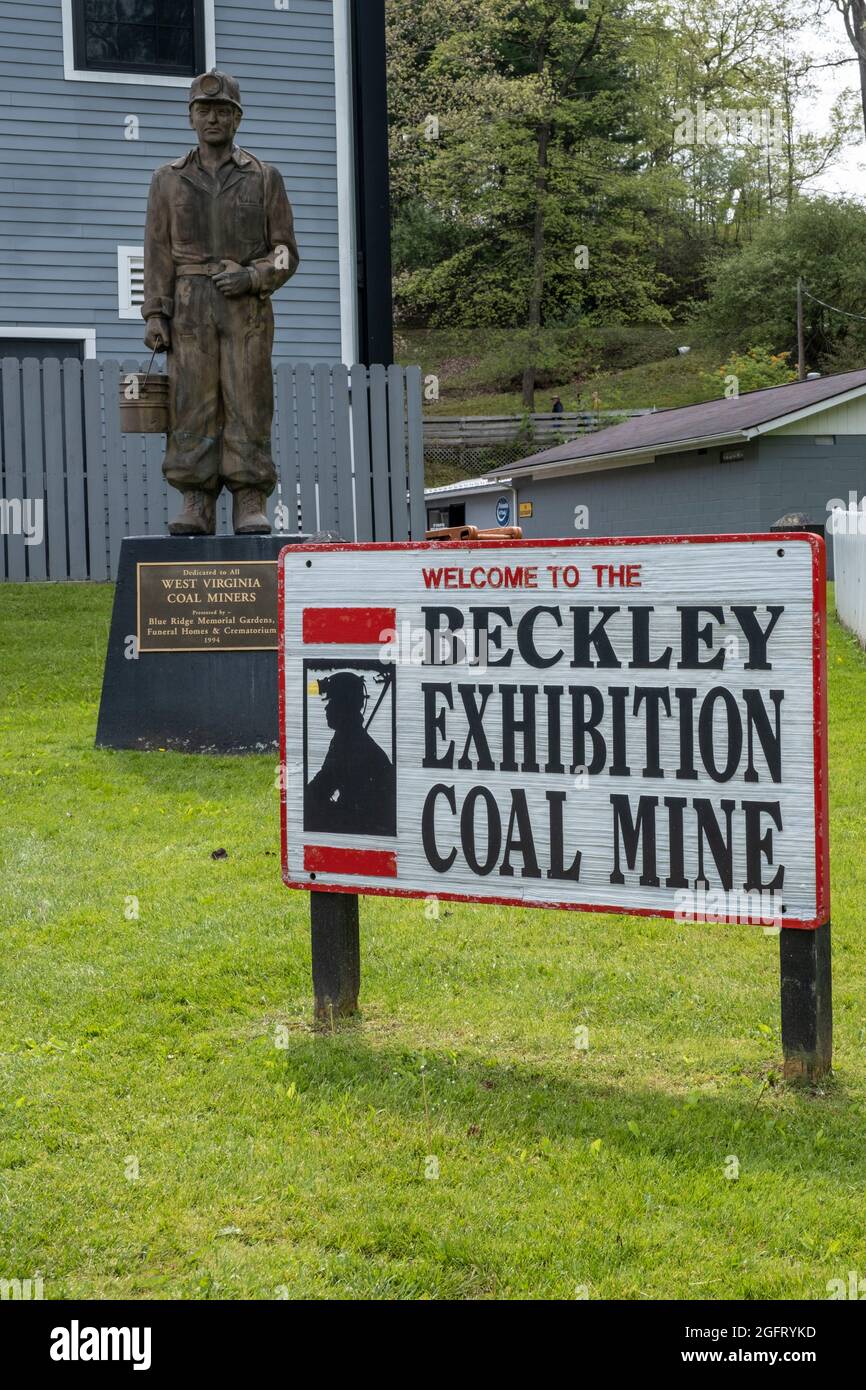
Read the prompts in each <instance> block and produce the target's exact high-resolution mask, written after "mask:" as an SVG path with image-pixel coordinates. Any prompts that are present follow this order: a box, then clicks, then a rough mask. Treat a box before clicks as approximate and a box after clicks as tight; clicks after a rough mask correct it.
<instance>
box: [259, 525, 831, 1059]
mask: <svg viewBox="0 0 866 1390" xmlns="http://www.w3.org/2000/svg"><path fill="white" fill-rule="evenodd" d="M825 589H826V581H825V567H824V547H823V542H822V541H820V540H819V539H817V538H816V537H814V536H811V535H803V534H796V535H787V534H781V533H777V534H773V535H755V536H687V537H637V538H625V539H620V538H618V539H611V540H600V541H599V540H575V541H571V540H552V541H542V542H537V541H520V540H510V539H509V540H481V539H472V540H469V541H465V542H444V543H442V542H426V543H419V544H415V543H405V544H403V543H401V544H395V545H343V544H341V543H337V544H329V545H300V546H298V545H295V546H291V547H288V548H287V549H286V550H285V551H284V552H283V554H282V556H281V558H280V601H279V608H280V704H281V708H280V729H281V739H282V759H283V765H284V768H285V776H284V778H283V787H284V790H283V797H282V829H283V877H284V881H285V883H286V884H287V886H289V887H290V888H296V889H304V890H306V891H308V892H309V893H310V895H311V921H312V939H313V979H314V990H315V998H316V1004H315V1010H316V1017H317V1019H319V1020H320V1021H323V1022H326V1023H327V1022H328V1020H333V1019H334V1018H337V1017H342V1016H346V1015H347V1014H350V1013H352V1012H354V1011H355V1010H356V1009H357V1004H358V989H359V975H360V951H359V928H358V894H359V893H365V894H381V895H388V896H397V897H416V898H422V897H423V898H427V897H436V898H441V899H454V900H457V901H462V902H487V903H497V904H505V905H514V906H520V907H546V908H560V909H563V910H568V911H578V912H595V913H601V912H617V913H623V914H629V915H644V916H666V917H672V918H675V919H676V920H678V921H694V922H701V923H713V924H715V923H719V924H730V925H733V924H736V923H753V924H754V923H760V924H762V925H763V926H764V927H765V928H766V929H768V930H775V931H778V933H779V935H780V957H781V1006H782V1008H781V1012H782V1044H783V1051H784V1055H785V1073H786V1075H787V1076H789V1077H791V1078H792V1079H793V1078H797V1077H802V1078H805V1079H808V1080H815V1079H817V1078H819V1077H820V1076H822V1075H823V1074H825V1073H826V1072H827V1071H828V1070H829V1068H830V1064H831V1033H832V1024H831V1019H832V1013H831V1002H830V924H829V923H830V907H829V903H830V896H829V870H828V834H827V740H826V724H827V710H826V656H825V643H826V633H825V627H826V610H825Z"/></svg>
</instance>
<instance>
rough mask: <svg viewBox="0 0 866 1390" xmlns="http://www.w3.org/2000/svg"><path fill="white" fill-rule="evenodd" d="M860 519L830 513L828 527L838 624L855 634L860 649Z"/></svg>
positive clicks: (864, 587)
mask: <svg viewBox="0 0 866 1390" xmlns="http://www.w3.org/2000/svg"><path fill="white" fill-rule="evenodd" d="M862 521H863V518H862V516H861V517H860V521H859V522H858V518H857V514H856V513H852V512H851V511H848V512H838V513H834V514H833V517H831V523H830V524H829V525H828V527H827V530H828V533H829V532H830V531H831V530H832V541H831V544H832V546H833V555H834V561H835V578H836V612H837V614H838V615H839V621H840V622H842V623H844V625H845V627H847V628H849V629H850V631H851V632H853V633H855V634H856V636H857V638H858V640H859V641H860V644H861V646H863V647H866V533H864V531H863V530H862V529H861V524H860V523H861V522H862Z"/></svg>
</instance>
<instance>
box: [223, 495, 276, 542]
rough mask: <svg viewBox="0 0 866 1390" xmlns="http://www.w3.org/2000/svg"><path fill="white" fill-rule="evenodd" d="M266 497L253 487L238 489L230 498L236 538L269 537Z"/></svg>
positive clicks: (269, 527) (269, 525)
mask: <svg viewBox="0 0 866 1390" xmlns="http://www.w3.org/2000/svg"><path fill="white" fill-rule="evenodd" d="M267 500H268V499H267V497H266V495H265V494H264V493H263V492H257V491H256V489H255V488H254V487H242V488H238V490H237V492H236V493H234V494H233V496H232V526H233V527H234V532H235V535H236V536H269V535H270V534H271V523H270V522H269V521H268V518H267V513H266V512H265V506H266V505H267Z"/></svg>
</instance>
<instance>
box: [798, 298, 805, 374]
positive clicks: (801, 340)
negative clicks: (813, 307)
mask: <svg viewBox="0 0 866 1390" xmlns="http://www.w3.org/2000/svg"><path fill="white" fill-rule="evenodd" d="M797 373H798V376H799V379H800V381H805V380H806V338H805V334H804V332H803V277H802V275H798V276H797Z"/></svg>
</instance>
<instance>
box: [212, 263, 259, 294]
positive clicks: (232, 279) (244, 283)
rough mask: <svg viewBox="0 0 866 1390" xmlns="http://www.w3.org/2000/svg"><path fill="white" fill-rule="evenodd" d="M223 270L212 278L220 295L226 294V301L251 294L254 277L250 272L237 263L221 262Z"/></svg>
mask: <svg viewBox="0 0 866 1390" xmlns="http://www.w3.org/2000/svg"><path fill="white" fill-rule="evenodd" d="M220 264H221V265H222V270H220V271H219V273H218V274H216V275H214V276H213V277H212V279H213V282H214V284H215V285H216V287H217V289H218V290H219V292H220V294H224V295H225V297H226V299H238V298H239V297H240V296H241V295H242V294H249V292H250V290H251V289H252V287H253V277H252V276H251V275H250V272H249V271H248V270H245V269H244V267H243V266H242V265H238V263H237V261H221V262H220Z"/></svg>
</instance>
